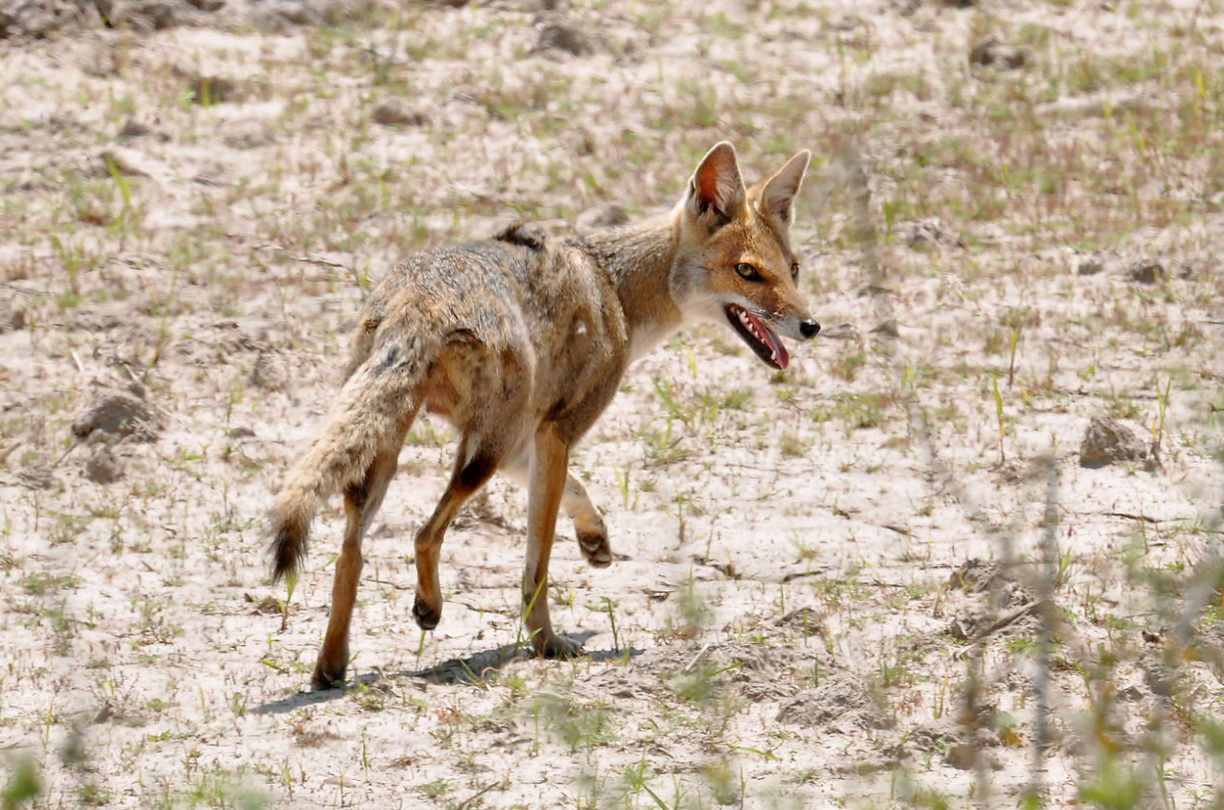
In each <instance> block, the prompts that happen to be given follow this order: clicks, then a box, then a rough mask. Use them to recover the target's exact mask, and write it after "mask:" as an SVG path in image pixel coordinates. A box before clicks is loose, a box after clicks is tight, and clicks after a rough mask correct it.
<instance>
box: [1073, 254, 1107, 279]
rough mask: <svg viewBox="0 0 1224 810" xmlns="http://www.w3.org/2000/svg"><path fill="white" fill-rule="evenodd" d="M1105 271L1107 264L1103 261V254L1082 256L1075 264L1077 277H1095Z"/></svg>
mask: <svg viewBox="0 0 1224 810" xmlns="http://www.w3.org/2000/svg"><path fill="white" fill-rule="evenodd" d="M1104 269H1105V262H1104V261H1102V260H1101V254H1099V253H1093V254H1092V255H1091V256H1080V257H1079V259H1078V260H1077V261H1076V263H1075V275H1077V276H1095V275H1096V274H1097V273H1100V272H1101V271H1103V270H1104Z"/></svg>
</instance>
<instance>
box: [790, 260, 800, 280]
mask: <svg viewBox="0 0 1224 810" xmlns="http://www.w3.org/2000/svg"><path fill="white" fill-rule="evenodd" d="M791 279H792V280H793V281H798V280H799V262H795V263H794V264H792V265H791Z"/></svg>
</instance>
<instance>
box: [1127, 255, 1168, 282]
mask: <svg viewBox="0 0 1224 810" xmlns="http://www.w3.org/2000/svg"><path fill="white" fill-rule="evenodd" d="M1126 274H1127V276H1129V277H1130V279H1131V281H1137V282H1139V283H1140V284H1155V283H1156V282H1158V281H1160V280H1161V279H1162V278H1164V277H1165V268H1164V265H1163V264H1161V263H1160V262H1158V261H1154V260H1150V259H1140V260H1139V261H1137V262H1134V263H1132V264H1131V265H1130V266H1129V267H1127V268H1126Z"/></svg>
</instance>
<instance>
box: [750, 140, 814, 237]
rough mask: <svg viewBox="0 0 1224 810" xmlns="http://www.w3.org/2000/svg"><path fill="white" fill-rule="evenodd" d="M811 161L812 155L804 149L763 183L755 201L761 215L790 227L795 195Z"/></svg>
mask: <svg viewBox="0 0 1224 810" xmlns="http://www.w3.org/2000/svg"><path fill="white" fill-rule="evenodd" d="M811 159H812V153H811V152H809V151H808V150H806V149H804V150H803V151H802V152H800V153H799V154H797V155H795V156H794V157H793V158H791V159H790V162H788V163H787V164H786V165H785V166H783V167H782V168H781V169H778V171H777V172H775V173H774V175H773V177H770V178H769V179H768V180H766V181H765V183H764V184H763V188H762V189H761V196H760V198H759V199H758V201H757V205H758V207H759V208H760V209H761V213H762V214H765V215H766V216H772V217H776V218H777V219H778V220H779V221H780V222H781V223H782V224H783V225H786V226H787V227H789V226H790V223H791V210H792V208H793V207H794V206H793V203H794V201H795V195H796V194H798V193H799V187H800V186H801V185H803V175H804V174H806V173H807V167H808V163H809V162H810V161H811Z"/></svg>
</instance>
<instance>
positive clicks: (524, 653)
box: [250, 632, 643, 714]
mask: <svg viewBox="0 0 1224 810" xmlns="http://www.w3.org/2000/svg"><path fill="white" fill-rule="evenodd" d="M594 635H595V633H593V632H583V633H575V634H572V635H569V636H568V637H569V638H571V639H573V640H574V641H577V642H578V643H579V644H583V643H585V642H586V641H587V640H588V639H590V638H591V637H592V636H594ZM642 652H643V651H642V650H638V649H634V648H632V647H630V648H629V649H627V650H593V651H590V652H585V653H584V657H586V658H589V659H591V660H592V661H594V662H597V663H598V662H602V661H611V660H614V659H619V658H625V657H626V656H628V657H630V658H636V657H637V656H639V655H641V654H642ZM532 657H533V654H532V652H531V651H530V649H529V648H528V647H527V645H525V644H507V645H505V646H503V647H496V648H494V649H492V650H484V651H482V652H477V653H474V654H472V655H469V656H467V657H465V658H451V659H449V660H447V661H443V662H442V663H440V664H436V665H435V666H432V667H429V668H427V669H416V670H409V669H405V670H400V671H399V672H395V673H388V672H383V671H381V670H374V671H372V672H367V673H366V674H364V675H361V676H360V677H357V678H355V679H353V680H352V681H351V682H350V683H349V684H348V685H347V686H346V687H345V688H343V689H340V688H336V689H318V690H313V691H309V692H307V691H301V692H297V693H295V694H292V695H289V696H288V697H284V698H280V699H279V700H273V701H269V702H267V703H263V704H260V705H259V706H256V707H254V708H253V709H251V710H250V713H251V714H284V713H285V712H291V711H294V710H296V709H301V708H303V707H305V706H313V705H315V704H317V703H326V702H328V701H332V700H337V699H339V698H343V697H345V696H346V695H347V694H348V693H349V691H350V690H352V689H354V688H356V687H358V686H366V687H370V686H373V685H374V684H376V683H378V682H379V681H381V680H384V679H386V680H398V679H400V678H416V679H419V680H422V681H428V682H429V683H437V684H461V683H477V682H478V681H481V680H483V679H484V678H486V677H488V676H489V674H490V673H491V672H493V673H496V672H499V671H500V670H501V669H502V668H503V667H504V666H506V664H508V663H510V662H511V661H527V660H530V659H531V658H532Z"/></svg>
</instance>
